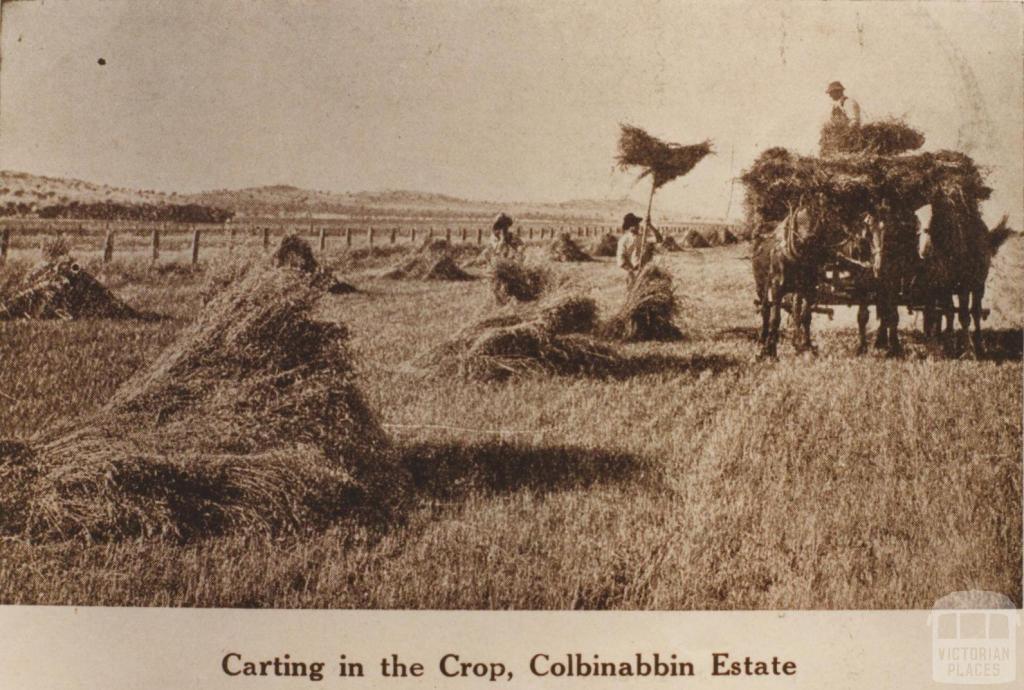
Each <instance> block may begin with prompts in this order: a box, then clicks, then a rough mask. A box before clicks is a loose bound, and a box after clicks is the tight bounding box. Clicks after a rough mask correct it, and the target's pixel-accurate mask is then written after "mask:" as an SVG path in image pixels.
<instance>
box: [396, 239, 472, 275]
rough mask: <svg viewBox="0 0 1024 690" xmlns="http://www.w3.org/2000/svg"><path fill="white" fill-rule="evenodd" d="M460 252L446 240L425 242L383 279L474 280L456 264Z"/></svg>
mask: <svg viewBox="0 0 1024 690" xmlns="http://www.w3.org/2000/svg"><path fill="white" fill-rule="evenodd" d="M457 254H458V251H457V250H456V249H455V248H454V247H453V246H452V245H451V244H449V243H448V242H446V241H445V240H440V239H433V240H425V241H424V242H423V244H422V245H420V247H419V249H418V250H417V251H416V252H415V253H414V254H413V255H412V256H410V257H409V258H408V259H407V260H405V261H403V262H402V263H401V264H399V265H398V266H395V267H394V268H392V269H391V270H389V271H387V272H385V273H384V274H383V275H382V276H381V277H382V278H387V279H389V280H451V281H459V280H472V279H473V276H471V275H470V274H468V273H466V272H465V271H464V270H462V269H461V268H460V267H459V265H458V263H456V257H457Z"/></svg>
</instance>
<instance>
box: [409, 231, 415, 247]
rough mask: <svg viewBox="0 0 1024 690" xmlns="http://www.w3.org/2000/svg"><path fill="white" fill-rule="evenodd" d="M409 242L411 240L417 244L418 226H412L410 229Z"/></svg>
mask: <svg viewBox="0 0 1024 690" xmlns="http://www.w3.org/2000/svg"><path fill="white" fill-rule="evenodd" d="M409 242H411V243H412V244H416V228H415V227H414V228H411V229H410V230H409Z"/></svg>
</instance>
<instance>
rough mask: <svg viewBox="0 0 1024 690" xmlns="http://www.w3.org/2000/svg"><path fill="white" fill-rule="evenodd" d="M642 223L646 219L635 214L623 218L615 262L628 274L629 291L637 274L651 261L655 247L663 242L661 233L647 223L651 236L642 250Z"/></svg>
mask: <svg viewBox="0 0 1024 690" xmlns="http://www.w3.org/2000/svg"><path fill="white" fill-rule="evenodd" d="M641 222H644V219H643V218H641V217H640V216H638V215H636V214H633V213H627V214H626V215H625V216H624V217H623V218H622V237H620V238H619V245H618V248H617V249H616V251H615V260H616V262H617V263H618V266H619V268H621V269H622V270H624V271H625V272H626V288H627V289H628V288H630V287H631V286H632V285H633V281H634V280H636V276H637V273H639V272H640V269H641V268H643V267H644V264H646V263H647V261H648V259H650V255H651V253H652V252H653V251H654V245H655V244H656V243H659V242H661V233H660V232H658V229H657V228H656V227H654V225H652V224H651V223H650V221H646V223H647V227H648V229H650V231H651V235H649V236H648V237H647V242H646V246H644V247H643V249H642V250H641V247H640V245H641V230H640V223H641Z"/></svg>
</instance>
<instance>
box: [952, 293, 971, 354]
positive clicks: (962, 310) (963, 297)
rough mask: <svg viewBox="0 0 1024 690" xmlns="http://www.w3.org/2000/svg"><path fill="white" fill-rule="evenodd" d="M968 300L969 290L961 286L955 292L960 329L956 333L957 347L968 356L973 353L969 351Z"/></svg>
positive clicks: (969, 320)
mask: <svg viewBox="0 0 1024 690" xmlns="http://www.w3.org/2000/svg"><path fill="white" fill-rule="evenodd" d="M970 300H971V292H970V290H966V289H964V288H961V289H960V290H958V291H957V294H956V312H957V317H958V318H959V320H960V331H959V332H958V333H957V349H958V350H960V351H961V352H963V353H964V354H966V355H967V356H968V357H970V356H972V355H973V354H974V353H973V352H971V351H970V349H971V348H970V342H971V339H970V327H971V313H970Z"/></svg>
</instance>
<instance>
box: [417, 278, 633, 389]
mask: <svg viewBox="0 0 1024 690" xmlns="http://www.w3.org/2000/svg"><path fill="white" fill-rule="evenodd" d="M596 324H597V307H596V305H595V303H594V301H593V300H592V299H590V298H589V297H584V296H582V295H574V294H569V295H565V296H551V297H550V298H548V299H545V300H544V301H543V302H542V303H540V304H538V305H535V306H531V307H530V308H528V309H527V310H524V311H522V310H521V311H518V312H516V311H511V312H506V313H500V314H497V315H494V316H490V317H488V318H484V319H481V320H480V321H478V322H477V323H475V324H473V325H472V326H469V327H467V328H465V329H463V330H462V331H461V332H460V333H458V334H457V335H456V336H455V337H453V338H452V339H451V340H449V341H447V342H445V343H443V344H441V345H440V346H438V347H436V348H432V349H431V350H429V351H427V352H426V353H424V354H423V355H421V356H420V357H418V358H417V360H416V362H415V364H416V366H418V367H419V368H421V369H423V370H425V371H427V372H429V373H432V374H433V375H436V376H450V377H456V378H460V379H467V380H477V381H505V380H508V379H510V378H514V377H519V376H528V375H537V374H548V375H562V376H571V375H579V374H600V373H603V372H605V371H607V370H608V369H609V368H610V367H611V366H613V365H615V364H617V363H618V362H619V357H618V355H617V354H616V353H615V352H614V351H613V350H611V349H610V348H609V347H608V346H606V345H604V344H602V343H600V342H598V341H597V340H595V339H594V338H592V337H590V336H589V335H588V333H589V332H591V331H593V330H594V328H595V326H596Z"/></svg>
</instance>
